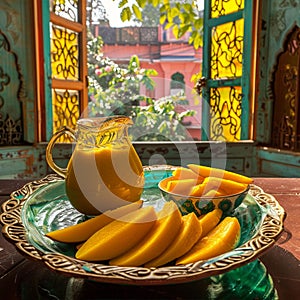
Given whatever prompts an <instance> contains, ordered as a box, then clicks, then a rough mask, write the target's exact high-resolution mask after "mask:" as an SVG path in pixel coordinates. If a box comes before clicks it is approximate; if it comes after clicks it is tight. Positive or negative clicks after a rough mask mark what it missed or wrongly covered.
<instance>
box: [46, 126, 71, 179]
mask: <svg viewBox="0 0 300 300" xmlns="http://www.w3.org/2000/svg"><path fill="white" fill-rule="evenodd" d="M64 134H67V135H69V136H70V137H72V138H73V139H74V140H76V137H75V131H74V130H73V129H72V128H70V127H68V126H64V127H62V128H61V129H59V130H58V131H56V132H55V133H54V135H53V136H52V138H51V139H50V141H49V143H48V145H47V148H46V160H47V163H48V165H49V167H50V168H51V169H52V170H53V171H54V172H56V173H57V174H58V175H60V176H62V177H64V178H66V175H67V169H66V168H61V167H59V166H58V165H57V164H56V163H55V162H54V160H53V156H52V150H53V147H54V144H55V143H56V141H57V140H58V139H59V138H60V137H61V136H62V135H64Z"/></svg>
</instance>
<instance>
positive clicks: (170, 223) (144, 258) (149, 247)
mask: <svg viewBox="0 0 300 300" xmlns="http://www.w3.org/2000/svg"><path fill="white" fill-rule="evenodd" d="M181 223H182V218H181V214H180V212H179V210H178V208H177V205H176V204H175V203H174V202H173V201H170V202H167V203H165V204H164V207H163V209H162V210H161V211H160V212H159V213H158V221H157V222H156V224H155V225H154V227H153V228H152V229H151V231H150V232H149V233H148V234H147V235H146V236H145V237H144V238H143V240H142V241H141V242H140V243H138V244H136V245H135V246H134V247H133V248H131V249H130V250H129V251H127V252H125V253H123V254H121V255H120V256H119V257H116V258H114V259H112V260H110V261H109V264H110V265H116V266H141V265H143V264H145V263H147V262H148V261H150V260H152V259H153V258H155V257H157V256H159V255H160V254H161V253H162V252H163V251H164V250H165V249H167V248H168V247H169V245H170V244H171V243H172V241H173V240H174V238H175V237H176V236H177V234H178V232H179V230H180V227H181Z"/></svg>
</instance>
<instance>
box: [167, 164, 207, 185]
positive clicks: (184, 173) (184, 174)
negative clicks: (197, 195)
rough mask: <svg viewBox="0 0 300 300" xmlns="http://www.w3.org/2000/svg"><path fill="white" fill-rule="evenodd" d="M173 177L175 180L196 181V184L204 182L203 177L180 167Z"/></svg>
mask: <svg viewBox="0 0 300 300" xmlns="http://www.w3.org/2000/svg"><path fill="white" fill-rule="evenodd" d="M172 177H174V178H175V179H181V180H182V179H195V180H196V184H199V183H201V182H202V181H203V179H204V178H203V177H202V176H199V175H198V174H196V173H195V172H194V171H192V170H191V169H188V168H185V167H178V168H176V169H175V170H174V171H173V172H172Z"/></svg>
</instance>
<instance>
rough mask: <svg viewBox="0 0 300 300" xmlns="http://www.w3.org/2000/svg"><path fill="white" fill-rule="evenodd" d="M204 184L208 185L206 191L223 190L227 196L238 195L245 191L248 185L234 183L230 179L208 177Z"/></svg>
mask: <svg viewBox="0 0 300 300" xmlns="http://www.w3.org/2000/svg"><path fill="white" fill-rule="evenodd" d="M203 184H205V185H206V188H205V189H204V190H206V191H208V190H211V189H216V190H219V189H220V190H222V191H224V192H225V193H226V194H227V195H231V194H236V193H240V192H242V191H244V190H245V189H246V188H247V186H248V184H246V183H240V182H236V181H232V180H229V179H224V178H218V177H206V178H205V179H204V180H203Z"/></svg>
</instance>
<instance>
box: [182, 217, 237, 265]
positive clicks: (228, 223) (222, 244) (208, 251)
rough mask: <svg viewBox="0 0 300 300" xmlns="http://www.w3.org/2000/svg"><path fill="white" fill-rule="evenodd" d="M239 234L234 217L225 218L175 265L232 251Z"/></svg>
mask: <svg viewBox="0 0 300 300" xmlns="http://www.w3.org/2000/svg"><path fill="white" fill-rule="evenodd" d="M240 233H241V227H240V224H239V221H238V219H237V218H236V217H226V218H225V219H223V220H222V221H221V222H220V223H219V224H218V225H217V226H216V227H215V228H214V229H213V230H211V231H210V232H209V233H208V234H207V236H205V237H203V238H202V239H200V240H199V241H198V242H197V243H196V244H195V245H194V246H193V247H192V249H191V250H190V251H188V252H187V253H186V254H185V255H183V256H182V257H180V258H179V259H177V261H176V265H181V264H189V263H193V262H196V261H199V260H205V259H209V258H212V257H215V256H218V255H221V254H223V253H226V252H228V251H231V250H232V249H234V247H235V246H236V245H237V243H238V241H239V238H240Z"/></svg>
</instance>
